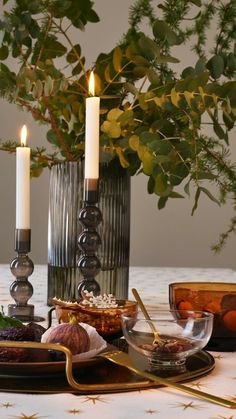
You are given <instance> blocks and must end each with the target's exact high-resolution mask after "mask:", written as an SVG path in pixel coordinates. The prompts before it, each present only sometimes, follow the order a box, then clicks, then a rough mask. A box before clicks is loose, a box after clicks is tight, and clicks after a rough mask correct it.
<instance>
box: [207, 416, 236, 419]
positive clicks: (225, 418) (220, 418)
mask: <svg viewBox="0 0 236 419" xmlns="http://www.w3.org/2000/svg"><path fill="white" fill-rule="evenodd" d="M212 419H236V417H235V416H221V415H219V416H217V417H215V418H212Z"/></svg>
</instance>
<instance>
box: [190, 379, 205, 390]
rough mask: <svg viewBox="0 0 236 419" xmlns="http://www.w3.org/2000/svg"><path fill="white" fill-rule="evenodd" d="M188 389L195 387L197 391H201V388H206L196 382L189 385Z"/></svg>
mask: <svg viewBox="0 0 236 419" xmlns="http://www.w3.org/2000/svg"><path fill="white" fill-rule="evenodd" d="M189 387H196V388H197V389H198V390H201V389H202V388H203V387H206V384H203V383H201V382H199V381H197V382H195V383H190V384H189Z"/></svg>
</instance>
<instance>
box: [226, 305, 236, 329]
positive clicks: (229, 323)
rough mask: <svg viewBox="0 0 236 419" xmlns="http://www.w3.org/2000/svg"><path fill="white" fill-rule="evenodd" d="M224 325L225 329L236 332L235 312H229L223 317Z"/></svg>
mask: <svg viewBox="0 0 236 419" xmlns="http://www.w3.org/2000/svg"><path fill="white" fill-rule="evenodd" d="M223 322H224V325H225V326H226V327H227V329H229V330H232V331H233V332H236V310H229V311H227V313H225V315H224V317H223Z"/></svg>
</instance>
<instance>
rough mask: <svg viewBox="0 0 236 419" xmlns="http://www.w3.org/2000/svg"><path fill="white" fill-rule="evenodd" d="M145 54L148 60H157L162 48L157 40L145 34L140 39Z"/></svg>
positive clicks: (140, 45)
mask: <svg viewBox="0 0 236 419" xmlns="http://www.w3.org/2000/svg"><path fill="white" fill-rule="evenodd" d="M138 45H139V47H140V49H141V52H142V53H143V56H144V57H145V58H147V59H148V60H155V58H156V57H157V56H159V55H160V48H159V46H158V45H157V43H156V42H155V41H153V40H152V39H150V38H148V37H147V36H145V35H143V36H141V37H140V39H139V41H138Z"/></svg>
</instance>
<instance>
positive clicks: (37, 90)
mask: <svg viewBox="0 0 236 419" xmlns="http://www.w3.org/2000/svg"><path fill="white" fill-rule="evenodd" d="M32 94H33V96H34V97H35V98H36V99H39V98H40V97H41V96H42V94H43V83H42V82H41V80H36V83H35V85H34V87H33V91H32Z"/></svg>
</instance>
